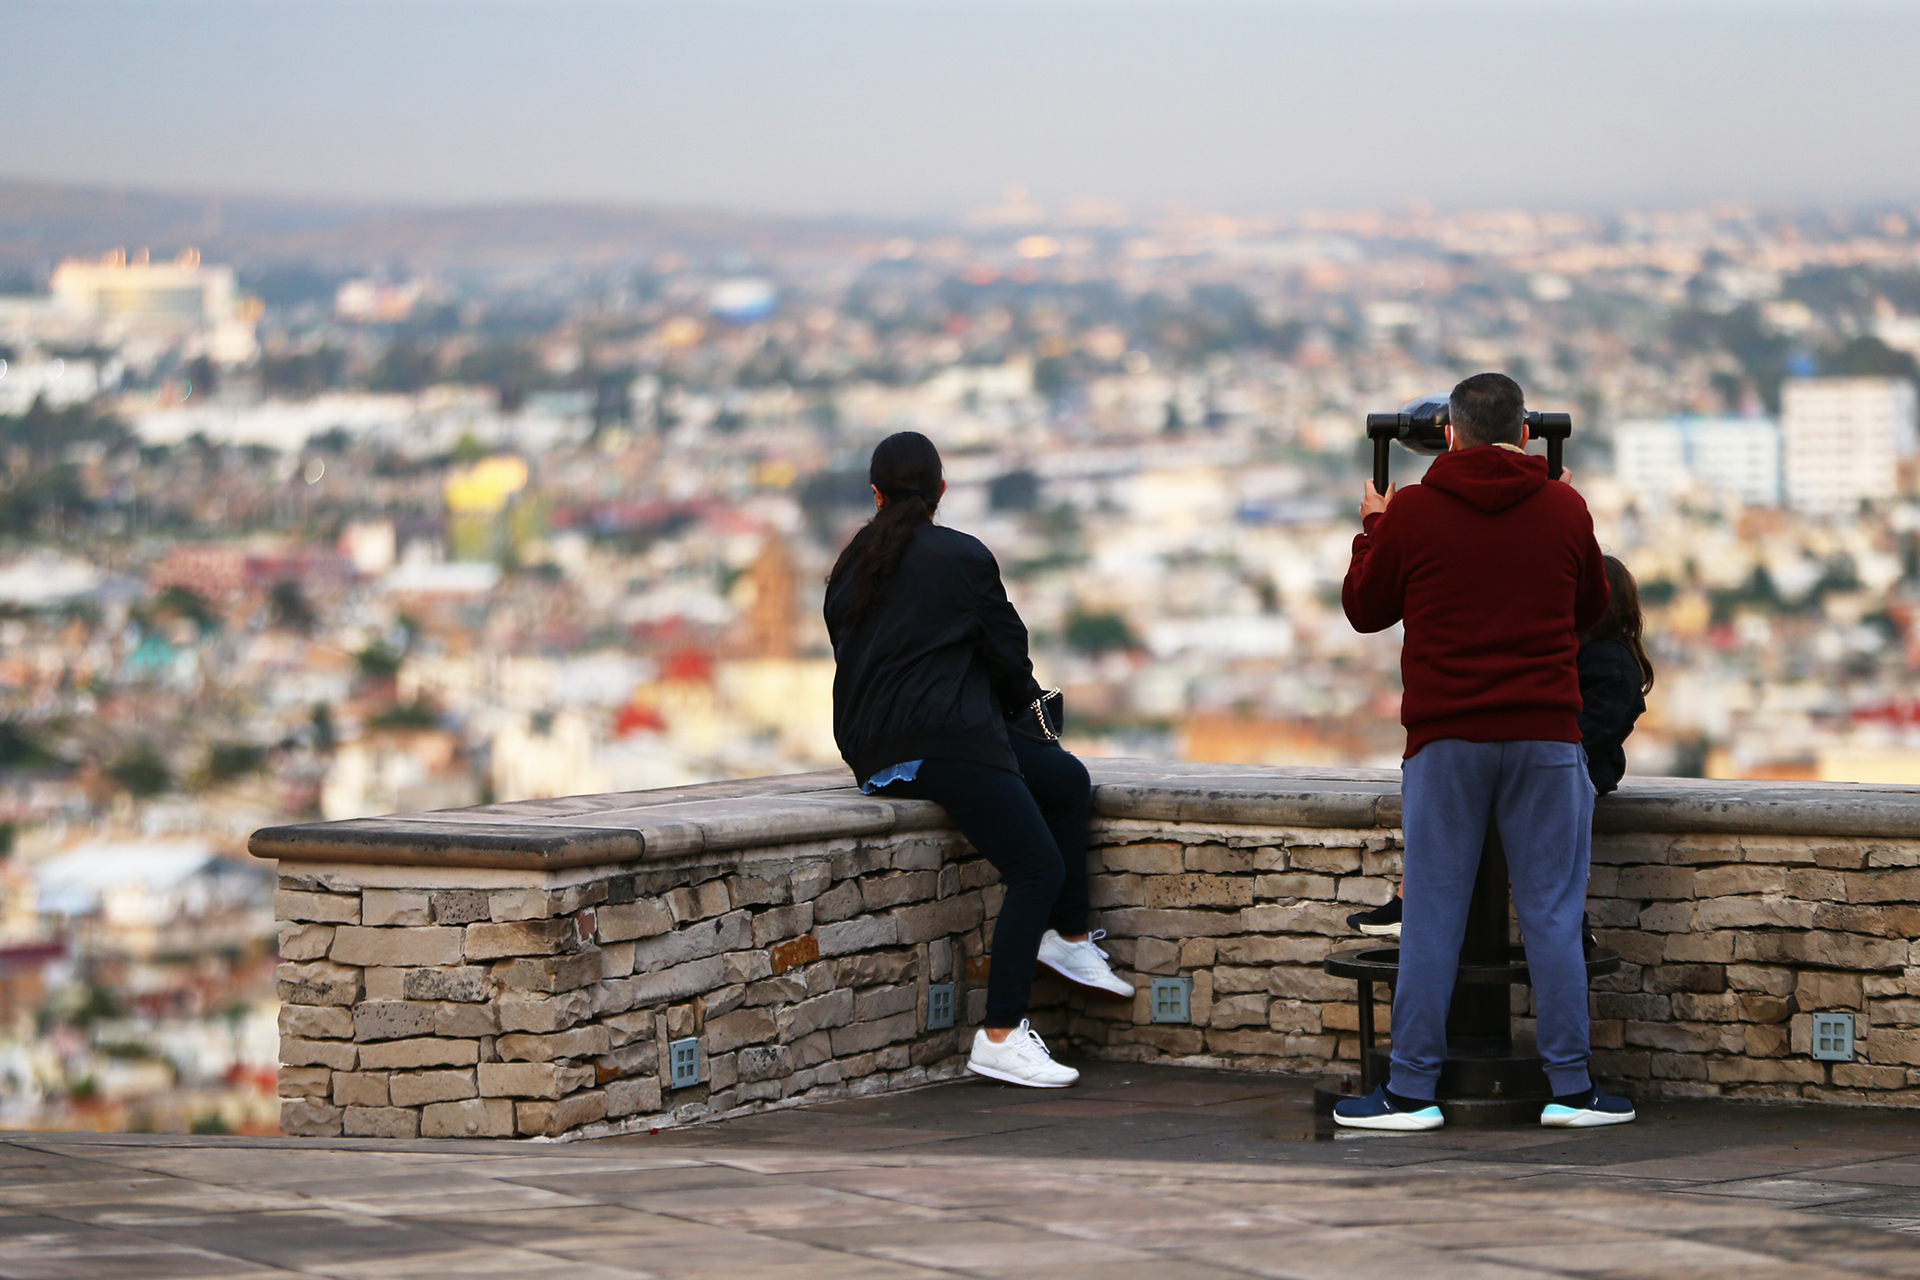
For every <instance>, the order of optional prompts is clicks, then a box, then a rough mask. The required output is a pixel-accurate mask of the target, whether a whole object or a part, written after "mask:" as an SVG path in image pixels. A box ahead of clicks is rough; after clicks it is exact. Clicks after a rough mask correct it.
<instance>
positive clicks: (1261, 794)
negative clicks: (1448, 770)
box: [251, 758, 1920, 1137]
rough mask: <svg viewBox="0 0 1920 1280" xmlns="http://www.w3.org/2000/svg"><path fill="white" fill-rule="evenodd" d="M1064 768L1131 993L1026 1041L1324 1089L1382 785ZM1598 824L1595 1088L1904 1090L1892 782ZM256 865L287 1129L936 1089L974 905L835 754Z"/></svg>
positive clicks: (1078, 1012)
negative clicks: (1817, 1019) (766, 771)
mask: <svg viewBox="0 0 1920 1280" xmlns="http://www.w3.org/2000/svg"><path fill="white" fill-rule="evenodd" d="M1086 763H1087V765H1088V768H1089V770H1090V771H1091V773H1092V775H1093V780H1094V814H1095V817H1094V822H1093V828H1092V832H1091V837H1090V843H1091V845H1092V852H1091V856H1092V858H1093V863H1092V869H1093V873H1094V875H1093V893H1094V905H1095V912H1096V920H1095V923H1096V925H1097V926H1099V927H1102V928H1104V929H1106V930H1107V933H1108V937H1107V938H1106V940H1105V941H1104V942H1103V943H1102V945H1103V946H1105V947H1106V948H1107V949H1108V950H1110V951H1111V952H1112V954H1113V960H1114V964H1115V968H1116V970H1117V971H1119V972H1120V973H1121V974H1122V975H1123V976H1125V977H1127V978H1128V979H1129V980H1130V981H1132V982H1134V983H1135V984H1136V986H1138V987H1139V988H1140V991H1139V994H1138V995H1137V996H1136V998H1135V1000H1133V1001H1132V1002H1125V1001H1120V1002H1114V1001H1101V1000H1090V999H1088V998H1087V997H1085V996H1083V995H1081V994H1078V993H1076V992H1071V991H1069V990H1067V989H1066V988H1064V987H1061V986H1058V985H1055V984H1054V983H1052V982H1051V981H1050V980H1043V981H1041V982H1040V983H1039V984H1038V985H1037V987H1036V992H1035V1011H1034V1023H1035V1026H1036V1029H1038V1030H1039V1031H1041V1033H1042V1034H1043V1035H1045V1036H1046V1037H1047V1038H1048V1042H1049V1043H1050V1044H1052V1045H1054V1046H1055V1048H1056V1049H1057V1050H1058V1051H1060V1052H1062V1053H1063V1054H1064V1056H1066V1057H1069V1058H1074V1057H1080V1058H1100V1059H1109V1060H1120V1061H1156V1062H1167V1063H1177V1064H1183V1065H1189V1066H1212V1067H1223V1068H1235V1069H1252V1070H1265V1071H1280V1072H1287V1073H1295V1074H1301V1075H1314V1076H1325V1075H1336V1076H1337V1075H1341V1074H1351V1073H1352V1072H1353V1071H1354V1070H1355V1067H1356V1056H1355V1055H1356V1054H1357V1048H1358V1039H1357V1004H1356V1001H1355V999H1354V989H1353V986H1352V984H1351V983H1349V982H1346V981H1342V980H1339V979H1334V978H1331V977H1330V976H1328V975H1327V974H1326V973H1324V971H1323V970H1322V969H1321V964H1322V962H1323V961H1324V960H1325V958H1326V956H1327V955H1328V954H1329V953H1330V952H1332V951H1334V950H1337V949H1339V948H1340V947H1342V946H1347V945H1351V944H1352V942H1353V940H1354V939H1353V935H1352V934H1351V933H1350V932H1349V931H1348V930H1347V928H1346V925H1345V923H1344V921H1345V916H1346V915H1347V914H1348V913H1349V912H1351V911H1353V910H1356V909H1359V908H1360V907H1363V906H1366V905H1371V904H1374V903H1378V902H1381V901H1384V900H1385V899H1386V897H1387V896H1388V895H1389V894H1390V893H1391V892H1392V885H1393V883H1394V880H1395V879H1396V878H1397V876H1398V874H1399V850H1400V844H1399V818H1400V798H1399V773H1398V771H1397V770H1362V769H1322V768H1282V767H1260V766H1248V765H1234V764H1202V763H1187V762H1161V761H1145V760H1123V759H1097V758H1096V759H1089V760H1087V762H1086ZM1595 832H1596V835H1595V842H1594V872H1593V877H1592V880H1591V882H1590V886H1589V914H1590V916H1591V919H1592V922H1593V925H1594V929H1595V932H1596V933H1597V934H1598V935H1599V938H1600V941H1601V944H1602V945H1603V946H1606V947H1609V948H1611V949H1613V950H1616V951H1618V952H1620V954H1621V955H1622V957H1623V958H1624V960H1625V962H1626V963H1625V964H1623V966H1622V968H1621V971H1620V972H1619V973H1618V974H1615V975H1613V976H1611V977H1608V978H1606V979H1603V980H1601V981H1600V982H1599V983H1597V984H1596V988H1595V992H1594V995H1593V1002H1594V1043H1595V1048H1596V1067H1597V1069H1598V1070H1599V1071H1600V1072H1601V1073H1602V1074H1604V1075H1605V1076H1606V1077H1607V1078H1609V1079H1610V1080H1613V1081H1614V1082H1616V1083H1617V1084H1620V1085H1621V1086H1622V1087H1626V1088H1628V1089H1630V1090H1632V1091H1635V1092H1637V1093H1639V1094H1641V1095H1643V1096H1647V1095H1663V1096H1726V1097H1742V1098H1755V1099H1765V1100H1782V1101H1785V1100H1794V1099H1818V1100H1825V1101H1837V1102H1851V1103H1858V1104H1871V1105H1892V1106H1911V1105H1920V1069H1917V1068H1920V992H1916V991H1915V989H1914V974H1915V972H1916V969H1915V965H1916V963H1920V954H1917V953H1916V952H1915V949H1914V946H1913V939H1915V938H1920V787H1883V786H1865V785H1855V784H1841V783H1781V782H1726V781H1708V780H1698V779H1638V778H1633V779H1628V780H1627V782H1626V784H1625V785H1624V786H1623V787H1622V789H1621V790H1620V791H1619V792H1618V793H1616V794H1614V795H1612V796H1608V797H1606V798H1605V799H1603V800H1602V801H1600V802H1599V804H1598V806H1597V811H1596V817H1595ZM251 848H252V851H253V853H254V854H255V855H256V856H259V857H262V858H269V859H276V860H278V861H279V864H280V868H279V870H280V892H279V895H278V900H277V901H278V910H277V914H278V916H279V918H280V921H281V928H282V935H281V956H282V968H281V984H280V985H281V998H282V1001H283V1010H282V1020H281V1022H282V1032H283V1038H282V1054H281V1061H282V1071H281V1093H282V1097H283V1107H282V1123H283V1127H284V1128H285V1129H286V1131H287V1132H289V1133H294V1134H302V1133H305V1134H313V1135H316V1136H334V1135H348V1136H351V1135H365V1136H385V1137H412V1136H428V1137H431V1136H474V1137H483V1136H484V1137H509V1136H538V1137H559V1136H580V1135H595V1134H607V1133H614V1132H623V1131H630V1130H634V1129H643V1128H657V1127H662V1126H664V1125H670V1124H676V1123H682V1122H685V1121H688V1120H694V1119H699V1118H703V1117H708V1116H718V1115H728V1114H735V1113H739V1112H744V1111H751V1110H758V1109H763V1108H766V1107H770V1106H780V1105H787V1104H791V1103H793V1102H796V1101H816V1100H823V1099H828V1098H834V1097H844V1096H852V1095H859V1094H865V1093H874V1092H881V1091H886V1090H896V1089H904V1088H912V1087H916V1086H918V1085H920V1084H924V1083H928V1082H931V1081H933V1080H939V1079H945V1078H950V1077H952V1076H954V1075H956V1074H958V1073H959V1071H960V1069H961V1064H962V1062H963V1061H964V1048H965V1044H966V1038H967V1036H968V1035H970V1034H971V1032H970V1028H971V1026H972V1025H974V1024H975V1023H977V1020H978V1017H979V1014H980V1012H981V1008H982V1005H983V1001H984V998H985V989H984V978H985V975H986V971H987V964H988V958H987V950H988V948H987V941H988V939H989V938H990V936H991V927H992V919H993V915H994V912H995V910H996V909H997V907H998V905H999V884H998V879H997V877H996V876H995V875H994V873H993V871H992V869H991V868H990V867H988V866H986V864H985V863H984V861H983V860H982V859H980V858H979V857H978V856H977V855H975V854H974V853H973V851H972V849H971V848H970V846H968V845H967V844H966V842H965V841H964V840H962V839H961V838H960V837H959V836H958V835H957V834H956V833H954V832H952V831H951V830H950V829H948V828H947V827H946V825H945V817H944V814H943V812H942V811H941V810H940V809H939V808H938V806H935V805H933V804H931V803H928V802H924V801H909V800H888V799H885V798H883V797H878V796H863V795H861V794H860V792H859V791H858V789H857V788H856V787H855V786H854V785H853V782H852V778H851V776H850V775H849V774H848V773H846V772H845V771H844V770H829V771H823V772H818V773H809V774H796V775H789V776H783V777H773V778H758V779H750V780H743V781H730V782H718V783H710V784H705V785H701V786H693V787H679V788H669V789H663V790H657V791H646V792H629V793H621V794H614V795H596V796H578V797H568V798H562V799H553V800H529V801H518V802H513V803H505V804H495V805H484V806H479V807H476V808H469V809H460V810H450V811H444V812H437V813H416V814H396V815H392V816H388V817H380V818H367V819H358V820H354V821H347V822H329V823H305V824H296V825H289V826H280V827H272V828H267V829H264V830H262V831H259V832H257V833H255V835H254V837H253V840H252V845H251ZM1155 979H1161V980H1163V982H1162V986H1163V988H1165V987H1166V986H1167V983H1168V981H1170V982H1171V983H1172V984H1174V986H1175V987H1177V989H1178V990H1177V994H1178V996H1179V997H1180V998H1179V999H1178V1000H1176V1001H1173V1002H1172V1003H1169V1002H1168V1001H1166V1000H1163V1001H1161V1002H1160V1003H1159V1005H1157V1006H1156V1003H1155V1001H1154V999H1153V989H1152V988H1153V983H1154V980H1155ZM1162 994H1163V995H1166V994H1168V992H1167V991H1165V990H1163V992H1162ZM1515 999H1516V1007H1515V1009H1514V1019H1515V1031H1516V1033H1517V1034H1523V1035H1524V1034H1525V1033H1526V1032H1527V1031H1528V1030H1529V1029H1530V1019H1529V1016H1528V1015H1529V1011H1528V1010H1527V1009H1526V1008H1525V1007H1524V1001H1525V993H1524V992H1518V993H1517V994H1516V998H1515ZM1181 1004H1183V1005H1184V1008H1176V1006H1177V1005H1181ZM948 1010H951V1011H952V1016H953V1017H954V1019H955V1020H956V1023H957V1025H953V1026H948V1025H944V1023H945V1016H946V1013H947V1011H948ZM1816 1014H1848V1015H1851V1016H1852V1019H1853V1023H1852V1027H1853V1039H1852V1043H1851V1046H1850V1049H1851V1054H1852V1056H1851V1058H1846V1059H1839V1058H1835V1057H1833V1056H1832V1055H1831V1053H1829V1054H1828V1055H1827V1056H1823V1057H1820V1058H1815V1057H1814V1056H1813V1050H1814V1048H1815V1047H1816V1046H1815V1044H1814V1039H1813V1019H1814V1015H1816ZM1175 1015H1184V1017H1179V1016H1175ZM1823 1027H1824V1028H1826V1029H1828V1030H1831V1027H1830V1026H1829V1025H1828V1024H1825V1023H1823ZM1829 1040H1830V1038H1829ZM1829 1047H1830V1043H1829ZM676 1059H677V1060H678V1062H679V1069H678V1072H677V1073H676V1070H675V1061H676Z"/></svg>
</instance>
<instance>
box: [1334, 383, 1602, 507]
mask: <svg viewBox="0 0 1920 1280" xmlns="http://www.w3.org/2000/svg"><path fill="white" fill-rule="evenodd" d="M1447 413H1448V409H1447V398H1446V397H1445V396H1422V397H1420V398H1419V399H1418V400H1413V401H1409V402H1408V403H1407V404H1405V405H1403V406H1402V407H1401V409H1400V412H1398V413H1370V414H1368V415H1367V438H1368V439H1369V440H1372V441H1373V487H1374V489H1375V491H1376V492H1379V493H1385V492H1386V491H1387V446H1388V445H1390V444H1392V443H1393V442H1394V441H1396V440H1397V441H1399V442H1400V446H1401V448H1403V449H1405V450H1406V451H1407V452H1409V453H1418V454H1423V455H1425V456H1426V457H1429V458H1431V457H1436V456H1438V455H1439V454H1443V453H1445V452H1446V451H1447ZM1526 422H1527V434H1528V435H1529V436H1531V437H1532V438H1533V439H1535V440H1545V441H1546V442H1547V478H1548V479H1549V480H1558V479H1559V478H1560V470H1561V467H1560V452H1561V450H1562V449H1563V448H1564V447H1565V445H1566V443H1567V437H1568V436H1570V435H1572V434H1573V415H1572V414H1567V413H1540V412H1538V411H1535V410H1529V411H1528V413H1527V417H1526Z"/></svg>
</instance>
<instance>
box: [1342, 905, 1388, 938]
mask: <svg viewBox="0 0 1920 1280" xmlns="http://www.w3.org/2000/svg"><path fill="white" fill-rule="evenodd" d="M1347 928H1349V929H1358V930H1359V931H1360V932H1361V933H1364V934H1367V935H1369V936H1371V937H1375V938H1397V937H1399V936H1400V898H1399V897H1398V895H1396V896H1394V897H1391V898H1388V899H1387V900H1386V902H1385V903H1384V904H1382V905H1381V906H1377V907H1375V908H1374V909H1373V910H1371V911H1356V912H1354V913H1353V914H1352V915H1350V916H1348V917H1347Z"/></svg>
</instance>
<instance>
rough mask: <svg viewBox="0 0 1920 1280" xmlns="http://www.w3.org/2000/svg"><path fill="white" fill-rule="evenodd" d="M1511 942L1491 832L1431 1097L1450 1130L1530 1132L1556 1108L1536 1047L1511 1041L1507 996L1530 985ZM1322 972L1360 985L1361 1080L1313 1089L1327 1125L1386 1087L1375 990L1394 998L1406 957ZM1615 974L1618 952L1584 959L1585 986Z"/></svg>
mask: <svg viewBox="0 0 1920 1280" xmlns="http://www.w3.org/2000/svg"><path fill="white" fill-rule="evenodd" d="M1508 932H1509V929H1508V913H1507V858H1506V851H1505V849H1504V848H1503V847H1502V846H1501V844H1500V835H1499V832H1498V831H1496V830H1494V829H1493V828H1492V827H1491V826H1489V828H1488V830H1487V841H1486V844H1485V846H1484V847H1483V848H1482V849H1481V852H1480V870H1479V873H1478V875H1477V876H1476V877H1475V878H1474V884H1473V905H1472V907H1471V908H1470V909H1469V911H1468V914H1467V931H1466V936H1465V938H1464V939H1463V940H1462V942H1461V944H1460V969H1459V972H1458V975H1457V976H1456V977H1455V979H1454V986H1453V1000H1452V1004H1451V1007H1450V1008H1449V1010H1448V1013H1447V1060H1446V1062H1445V1063H1444V1064H1442V1066H1441V1068H1440V1082H1439V1086H1438V1088H1437V1089H1436V1090H1435V1094H1436V1101H1437V1102H1438V1103H1439V1106H1440V1114H1441V1115H1443V1116H1445V1117H1446V1120H1447V1123H1448V1124H1454V1125H1502V1124H1532V1123H1534V1122H1536V1121H1538V1120H1539V1118H1540V1108H1541V1107H1543V1106H1545V1105H1546V1104H1547V1103H1548V1102H1550V1101H1552V1100H1553V1090H1552V1089H1551V1088H1550V1087H1549V1086H1548V1084H1547V1076H1546V1062H1545V1060H1544V1059H1543V1058H1541V1057H1540V1056H1539V1054H1537V1053H1536V1052H1535V1051H1534V1045H1533V1042H1532V1041H1531V1040H1528V1039H1525V1038H1522V1039H1519V1040H1515V1038H1514V1036H1513V1015H1512V1009H1511V997H1510V996H1509V994H1508V993H1509V990H1510V989H1511V988H1512V987H1514V986H1516V985H1518V986H1525V985H1527V984H1528V982H1529V980H1530V979H1529V976H1528V973H1527V956H1526V951H1525V949H1524V948H1522V947H1518V946H1515V945H1513V944H1512V943H1509V942H1508V941H1507V937H1508ZM1325 967H1326V971H1327V972H1328V973H1330V974H1332V975H1333V976H1334V977H1336V978H1352V979H1353V980H1354V981H1355V982H1357V983H1358V984H1359V989H1360V991H1359V995H1360V1062H1359V1069H1358V1077H1357V1079H1356V1078H1354V1077H1348V1078H1346V1079H1335V1080H1323V1081H1321V1082H1320V1084H1319V1086H1318V1087H1316V1088H1315V1089H1314V1091H1313V1106H1314V1110H1315V1111H1316V1112H1318V1113H1319V1114H1321V1115H1328V1114H1331V1113H1332V1111H1333V1106H1334V1103H1336V1102H1339V1101H1340V1100H1341V1099H1343V1098H1360V1097H1365V1096H1366V1095H1367V1094H1369V1093H1372V1092H1373V1090H1374V1088H1375V1087H1376V1086H1377V1085H1380V1084H1383V1083H1385V1082H1386V1080H1387V1078H1388V1072H1389V1063H1388V1053H1387V1050H1386V1049H1384V1048H1382V1047H1381V1046H1380V1045H1379V1043H1378V1042H1377V1037H1376V1036H1375V1035H1374V1003H1373V1001H1374V985H1375V984H1376V983H1382V982H1384V983H1385V984H1386V985H1387V988H1388V990H1389V992H1391V990H1392V988H1393V985H1394V983H1395V981H1396V980H1397V979H1398V978H1399V976H1400V948H1399V947H1378V946H1373V947H1356V948H1354V949H1352V950H1349V951H1336V952H1334V953H1333V954H1332V955H1330V956H1328V957H1327V960H1326V966H1325ZM1619 968H1620V957H1619V955H1618V954H1616V953H1615V952H1612V951H1607V950H1603V949H1601V948H1597V947H1596V948H1594V949H1593V950H1592V951H1591V952H1589V953H1588V955H1587V980H1588V981H1589V982H1591V981H1592V980H1593V979H1595V978H1598V977H1602V976H1604V975H1606V974H1609V973H1613V972H1615V971H1616V970H1618V969H1619ZM1389 998H1391V997H1389Z"/></svg>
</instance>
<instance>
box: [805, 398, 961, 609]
mask: <svg viewBox="0 0 1920 1280" xmlns="http://www.w3.org/2000/svg"><path fill="white" fill-rule="evenodd" d="M867 478H868V479H869V480H870V481H871V482H872V484H873V487H874V488H875V489H877V490H879V491H880V496H881V497H882V498H884V499H885V500H886V501H885V502H884V503H883V504H882V505H881V507H880V509H879V510H878V511H876V512H875V513H874V516H873V519H871V520H869V521H867V523H866V524H864V525H862V526H861V528H860V531H859V532H858V533H856V534H854V535H853V540H852V541H850V542H848V543H847V546H846V550H844V551H842V552H841V553H840V558H839V559H838V560H837V561H835V562H834V566H833V571H832V572H831V573H829V574H828V575H827V582H828V584H829V585H834V584H838V583H840V582H845V583H846V584H847V590H848V591H849V592H850V593H851V594H850V595H849V596H848V598H847V606H846V614H845V619H846V625H847V626H849V627H857V626H859V625H860V623H861V622H863V621H865V619H866V617H867V615H868V614H869V613H872V612H873V610H874V608H875V607H876V606H878V605H879V604H880V602H881V599H882V596H881V584H882V583H883V582H885V580H886V579H887V578H889V577H891V576H892V575H893V573H894V571H895V570H897V569H898V568H899V567H900V560H901V557H903V556H905V555H906V553H907V547H908V546H909V545H911V544H912V542H913V539H914V535H915V534H917V533H919V532H920V527H921V526H922V525H925V524H931V523H932V522H933V513H934V509H935V508H936V507H938V506H939V505H940V495H941V493H942V491H943V490H944V489H945V487H946V482H945V481H944V480H943V479H942V477H941V469H940V451H939V450H938V449H935V448H934V447H933V441H931V440H929V439H927V438H926V437H925V436H923V435H921V434H920V433H919V432H918V431H900V432H896V433H895V434H893V435H890V436H888V437H887V438H886V439H885V440H882V441H881V442H880V443H879V444H878V445H876V446H875V447H874V450H873V461H872V462H871V463H870V464H869V465H868V467H867Z"/></svg>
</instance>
